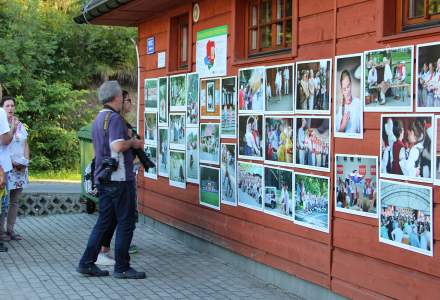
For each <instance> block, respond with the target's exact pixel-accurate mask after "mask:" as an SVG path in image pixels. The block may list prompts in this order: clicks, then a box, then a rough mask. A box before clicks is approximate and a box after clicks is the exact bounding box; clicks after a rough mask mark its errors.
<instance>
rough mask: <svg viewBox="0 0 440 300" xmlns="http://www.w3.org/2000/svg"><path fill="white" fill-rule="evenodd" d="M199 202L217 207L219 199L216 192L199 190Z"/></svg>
mask: <svg viewBox="0 0 440 300" xmlns="http://www.w3.org/2000/svg"><path fill="white" fill-rule="evenodd" d="M201 194H202V195H201V196H202V199H201V202H203V203H206V204H210V205H212V206H216V207H219V206H220V199H219V195H218V194H217V193H211V192H205V191H202V192H201Z"/></svg>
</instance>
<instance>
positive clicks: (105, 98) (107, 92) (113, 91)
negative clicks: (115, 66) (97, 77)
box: [98, 80, 122, 104]
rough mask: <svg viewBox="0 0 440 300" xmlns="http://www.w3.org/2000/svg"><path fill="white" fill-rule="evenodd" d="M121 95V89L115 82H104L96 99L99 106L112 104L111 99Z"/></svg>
mask: <svg viewBox="0 0 440 300" xmlns="http://www.w3.org/2000/svg"><path fill="white" fill-rule="evenodd" d="M121 95H122V89H121V86H120V85H119V83H118V82H117V81H116V80H110V81H106V82H104V83H103V84H101V86H100V87H99V90H98V99H99V102H100V103H101V104H106V103H109V102H112V101H113V99H115V98H116V97H118V96H121Z"/></svg>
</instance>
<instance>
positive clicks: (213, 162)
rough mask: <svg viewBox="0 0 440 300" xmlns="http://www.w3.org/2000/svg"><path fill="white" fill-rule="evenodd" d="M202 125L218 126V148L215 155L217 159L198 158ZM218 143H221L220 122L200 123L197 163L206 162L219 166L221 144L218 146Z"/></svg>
mask: <svg viewBox="0 0 440 300" xmlns="http://www.w3.org/2000/svg"><path fill="white" fill-rule="evenodd" d="M203 125H205V126H206V125H214V126H217V127H218V146H219V149H218V157H217V160H216V161H213V160H212V161H211V160H201V159H200V152H201V149H202V147H201V145H200V141H201V137H202V126H203ZM220 143H221V138H220V123H200V127H199V164H208V165H216V166H219V165H220V155H221V154H220V150H221V146H220Z"/></svg>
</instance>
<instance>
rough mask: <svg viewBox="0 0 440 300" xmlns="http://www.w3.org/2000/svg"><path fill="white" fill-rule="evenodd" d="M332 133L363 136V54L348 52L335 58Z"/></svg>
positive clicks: (348, 136)
mask: <svg viewBox="0 0 440 300" xmlns="http://www.w3.org/2000/svg"><path fill="white" fill-rule="evenodd" d="M335 61H336V62H335V68H336V72H335V80H334V85H335V88H334V92H335V95H334V116H335V117H334V135H335V137H341V138H352V139H362V138H363V131H364V130H363V129H364V124H363V114H364V105H363V103H362V101H361V99H362V97H361V93H362V87H363V75H362V74H363V69H362V68H363V55H362V53H360V54H350V55H342V56H337V57H336V59H335Z"/></svg>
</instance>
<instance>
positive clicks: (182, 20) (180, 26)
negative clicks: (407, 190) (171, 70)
mask: <svg viewBox="0 0 440 300" xmlns="http://www.w3.org/2000/svg"><path fill="white" fill-rule="evenodd" d="M185 27H186V49H185V47H184V45H183V44H184V38H183V30H184V28H185ZM189 40H190V36H189V20H188V16H187V15H186V14H183V15H181V16H178V17H177V45H179V48H178V49H177V64H176V69H177V70H182V69H187V68H188V61H189V49H188V47H189V44H190V43H189ZM184 51H186V58H185V59H184V58H183V56H184V55H183V52H184Z"/></svg>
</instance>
